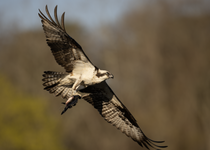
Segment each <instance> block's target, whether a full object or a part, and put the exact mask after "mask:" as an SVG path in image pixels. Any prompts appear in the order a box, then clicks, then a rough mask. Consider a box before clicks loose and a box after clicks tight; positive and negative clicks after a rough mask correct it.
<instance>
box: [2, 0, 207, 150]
mask: <svg viewBox="0 0 210 150" xmlns="http://www.w3.org/2000/svg"><path fill="white" fill-rule="evenodd" d="M21 2H24V1H21ZM46 2H47V1H46ZM93 2H95V1H94V0H93ZM49 3H50V2H49ZM103 3H105V2H103ZM23 5H24V4H23ZM55 5H56V4H55ZM89 5H90V4H89ZM44 6H45V4H43V7H42V8H41V9H42V11H43V12H44ZM53 7H54V6H53ZM53 7H52V8H53ZM58 8H59V6H58ZM111 8H112V7H111ZM6 11H8V10H7V9H6V8H4V9H3V8H2V9H1V11H0V14H2V15H3V14H5V13H6ZM27 11H29V10H27ZM63 11H66V10H62V9H61V8H59V12H61V13H62V12H63ZM92 11H94V9H93V10H92ZM50 12H51V13H52V14H53V9H50ZM14 13H15V12H14ZM61 13H59V14H61ZM37 14H38V8H37V12H36V14H35V15H36V17H38V15H37ZM66 15H68V14H66ZM4 19H5V18H0V33H1V35H0V108H1V109H0V121H1V123H0V133H1V134H0V149H2V150H43V149H46V150H47V149H50V150H82V149H85V150H93V149H100V150H107V149H109V150H116V149H120V150H127V149H144V148H141V147H140V146H139V145H138V144H137V143H135V142H134V141H132V139H130V138H127V137H126V136H125V135H124V134H122V133H121V132H120V131H118V130H117V129H116V128H115V127H112V126H111V125H110V124H108V123H107V122H105V121H104V120H103V118H102V117H101V116H100V115H99V113H98V112H97V110H95V109H94V108H93V107H92V106H91V105H90V104H88V103H87V102H85V101H83V100H79V102H78V104H77V105H76V107H73V108H72V109H70V110H68V111H67V112H66V113H65V114H64V115H62V116H61V115H60V113H61V111H62V110H63V108H64V106H63V105H62V104H61V102H63V101H64V100H63V99H62V98H61V97H57V98H56V97H54V95H52V94H49V93H48V92H47V91H44V90H43V86H42V81H41V80H42V74H43V71H64V69H63V68H62V67H60V66H59V65H58V64H57V63H56V62H55V60H54V57H53V55H52V54H51V51H50V48H49V47H48V46H47V44H46V41H45V35H44V32H43V30H42V28H41V22H39V23H40V24H39V26H37V27H36V28H34V29H31V28H27V30H23V29H21V30H18V29H19V28H18V27H17V28H16V24H15V22H14V24H12V25H8V27H5V25H3V23H2V22H3V21H5V20H4ZM36 19H37V18H36ZM16 21H17V24H18V25H19V26H20V25H21V23H20V22H18V20H16ZM39 21H40V20H39ZM102 22H103V21H102ZM66 31H67V32H68V34H69V35H70V36H71V37H73V38H74V39H75V40H76V41H77V42H78V43H79V44H80V45H81V46H82V47H83V50H84V51H85V53H86V54H87V55H88V57H89V58H90V59H91V61H92V62H93V63H94V64H95V65H96V66H97V67H99V68H102V69H106V70H109V71H110V72H111V73H112V74H113V75H114V77H115V78H114V79H113V80H109V81H108V83H109V85H110V87H111V88H112V90H113V91H114V92H115V94H116V95H117V96H118V97H119V98H120V100H121V101H122V102H123V103H124V105H125V106H126V107H127V108H128V109H129V110H130V112H131V113H132V114H133V116H134V117H135V119H136V120H137V122H138V124H139V126H140V127H141V129H142V130H143V132H144V133H145V134H146V135H147V136H148V137H149V138H151V139H154V140H165V144H166V145H168V148H167V149H170V150H177V149H178V150H198V149H201V150H209V149H210V128H209V127H210V3H209V2H207V1H205V0H179V1H176V0H171V1H167V0H160V1H156V2H152V1H148V2H147V3H142V2H139V3H138V2H136V1H135V5H132V7H131V6H130V7H129V9H126V10H125V11H124V12H123V13H122V14H121V15H120V16H119V17H118V18H117V19H116V21H114V22H113V21H112V22H111V23H110V22H104V23H101V24H99V25H97V27H95V28H86V27H85V25H84V24H81V23H79V22H70V21H69V20H66Z"/></svg>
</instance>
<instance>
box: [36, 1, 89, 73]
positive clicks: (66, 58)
mask: <svg viewBox="0 0 210 150" xmlns="http://www.w3.org/2000/svg"><path fill="white" fill-rule="evenodd" d="M45 9H46V13H47V16H48V18H47V17H46V16H45V15H44V14H43V13H42V12H41V11H40V10H39V12H40V13H39V14H38V15H39V17H40V18H41V19H42V20H41V21H42V24H43V25H42V26H43V29H44V32H45V35H46V41H47V44H48V45H49V46H50V48H51V51H52V53H53V55H54V57H55V60H56V62H57V63H58V64H59V65H61V66H62V67H64V68H65V69H66V71H67V72H71V71H72V69H73V67H74V62H75V61H76V60H81V61H83V62H90V60H89V59H88V57H87V56H86V55H85V53H84V51H83V50H82V47H81V46H80V45H79V44H78V43H77V42H76V41H75V40H74V39H73V38H71V37H70V36H69V35H68V34H67V33H66V30H65V26H64V14H65V13H63V14H62V16H61V24H60V23H59V21H58V17H57V6H56V7H55V9H54V17H55V21H54V20H53V19H52V17H51V15H50V13H49V11H48V8H47V5H46V8H45Z"/></svg>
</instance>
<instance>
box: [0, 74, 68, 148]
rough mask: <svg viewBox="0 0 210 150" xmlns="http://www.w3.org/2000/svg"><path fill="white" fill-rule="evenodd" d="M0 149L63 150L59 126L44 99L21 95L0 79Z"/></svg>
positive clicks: (5, 80)
mask: <svg viewBox="0 0 210 150" xmlns="http://www.w3.org/2000/svg"><path fill="white" fill-rule="evenodd" d="M0 89H1V90H0V99H1V101H0V122H1V124H0V133H1V134H0V149H2V150H44V149H50V150H58V149H59V150H62V149H64V148H63V147H62V145H61V141H60V140H59V139H60V137H59V134H58V132H59V131H58V130H57V125H58V123H57V122H56V120H55V118H54V117H53V116H50V115H49V113H47V112H48V111H49V110H48V111H47V109H48V108H47V105H46V102H45V101H44V100H43V99H40V98H35V97H30V96H29V95H26V94H23V93H20V92H18V90H17V89H15V87H13V86H12V85H11V84H10V83H9V81H8V80H7V79H5V78H4V77H3V76H0Z"/></svg>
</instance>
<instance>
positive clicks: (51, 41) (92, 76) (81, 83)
mask: <svg viewBox="0 0 210 150" xmlns="http://www.w3.org/2000/svg"><path fill="white" fill-rule="evenodd" d="M39 12H40V13H39V17H40V18H41V22H42V26H43V29H44V32H45V35H46V41H47V44H48V45H49V47H50V48H51V51H52V53H53V55H54V57H55V60H56V62H57V63H58V64H59V65H61V66H62V67H64V68H65V70H66V72H54V71H45V72H44V74H43V77H44V78H43V82H44V83H43V85H44V86H45V88H44V89H45V90H47V91H49V92H50V93H54V94H55V95H56V96H59V95H61V96H62V97H63V98H64V99H66V102H65V103H64V104H65V108H64V110H63V112H62V114H63V113H64V112H65V111H66V110H67V109H68V108H71V107H72V106H75V105H76V103H77V102H78V99H84V100H86V101H87V102H89V103H90V104H92V105H93V106H94V108H96V109H97V110H98V111H99V113H100V114H101V116H102V117H103V118H104V119H105V120H106V121H107V122H108V123H110V124H112V125H113V126H115V127H117V129H119V130H121V131H122V132H123V133H124V134H126V135H127V136H128V137H131V138H132V139H133V140H134V141H136V142H137V143H138V144H139V145H141V146H145V147H146V148H147V149H149V147H152V148H155V149H159V148H165V147H167V146H159V145H157V143H163V142H164V141H154V140H151V139H149V138H147V137H146V136H145V134H144V133H143V132H142V130H141V129H140V127H139V126H138V124H137V122H136V120H135V119H134V117H133V116H132V114H131V113H130V112H129V111H128V109H127V108H126V107H125V106H124V105H123V104H122V102H121V101H120V100H119V99H118V98H117V96H116V95H115V94H114V93H113V91H112V90H111V88H110V87H109V86H108V85H107V83H106V80H107V79H109V78H113V75H112V74H111V73H110V72H108V71H106V70H101V69H99V68H97V67H96V66H94V65H93V64H92V63H91V61H90V60H89V58H88V57H87V56H86V54H85V53H84V51H83V50H82V47H81V46H80V45H79V44H78V43H77V42H76V41H75V40H74V39H73V38H71V37H70V36H69V35H68V34H67V33H66V30H65V26H64V14H65V13H63V14H62V16H61V24H60V23H59V21H58V17H57V6H56V7H55V10H54V17H55V20H53V19H52V17H51V15H50V13H49V11H48V8H47V6H46V13H47V16H48V17H46V16H45V15H44V14H43V13H42V12H41V11H40V10H39Z"/></svg>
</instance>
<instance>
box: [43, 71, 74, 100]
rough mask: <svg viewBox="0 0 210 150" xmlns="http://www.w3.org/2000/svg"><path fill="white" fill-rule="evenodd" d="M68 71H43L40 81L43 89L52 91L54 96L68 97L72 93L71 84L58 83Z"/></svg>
mask: <svg viewBox="0 0 210 150" xmlns="http://www.w3.org/2000/svg"><path fill="white" fill-rule="evenodd" d="M67 75H69V73H64V72H54V71H45V72H44V74H43V77H44V78H43V79H42V81H43V82H44V83H43V86H44V87H45V88H44V89H45V90H47V91H49V92H50V93H54V94H55V95H56V96H59V95H61V96H62V97H63V98H65V99H68V98H69V97H70V96H71V95H72V92H73V91H72V88H71V86H72V85H70V84H69V85H63V84H61V83H60V81H61V80H62V79H64V78H65V77H66V76H67Z"/></svg>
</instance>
